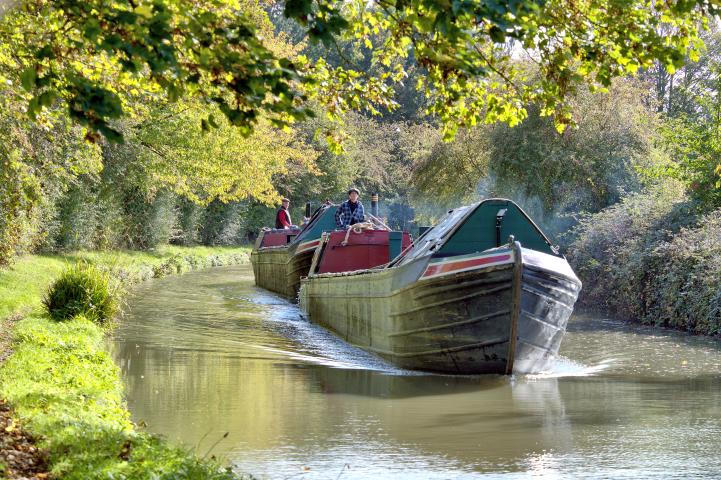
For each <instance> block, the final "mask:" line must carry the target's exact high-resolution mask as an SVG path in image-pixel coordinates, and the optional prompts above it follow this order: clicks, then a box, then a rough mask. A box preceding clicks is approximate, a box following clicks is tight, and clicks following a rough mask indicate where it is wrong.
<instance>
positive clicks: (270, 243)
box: [260, 229, 300, 248]
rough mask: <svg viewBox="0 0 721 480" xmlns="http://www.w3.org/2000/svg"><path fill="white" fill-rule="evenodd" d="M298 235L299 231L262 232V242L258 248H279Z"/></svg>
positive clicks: (277, 230) (278, 230)
mask: <svg viewBox="0 0 721 480" xmlns="http://www.w3.org/2000/svg"><path fill="white" fill-rule="evenodd" d="M299 233H300V229H287V230H285V229H283V230H281V229H276V230H268V231H265V232H263V241H262V243H261V244H260V247H261V248H263V247H281V246H283V245H287V244H288V243H290V241H291V240H293V239H294V238H295V236H296V235H298V234H299Z"/></svg>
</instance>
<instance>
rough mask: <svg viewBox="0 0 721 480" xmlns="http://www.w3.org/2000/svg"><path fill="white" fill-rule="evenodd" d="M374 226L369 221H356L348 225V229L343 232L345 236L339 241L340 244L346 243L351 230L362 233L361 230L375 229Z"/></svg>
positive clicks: (344, 244)
mask: <svg viewBox="0 0 721 480" xmlns="http://www.w3.org/2000/svg"><path fill="white" fill-rule="evenodd" d="M375 227H376V226H375V225H373V223H371V222H363V223H356V224H355V225H349V226H348V230H346V232H345V238H344V239H343V241H342V242H340V244H341V245H342V246H344V247H345V246H346V245H348V237H350V232H351V231H352V232H353V233H362V232H363V230H375Z"/></svg>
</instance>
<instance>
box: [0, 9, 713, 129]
mask: <svg viewBox="0 0 721 480" xmlns="http://www.w3.org/2000/svg"><path fill="white" fill-rule="evenodd" d="M258 9H259V8H258V4H257V3H256V2H254V1H253V0H246V1H239V0H215V1H213V2H197V1H192V0H153V1H146V0H113V1H105V0H103V1H101V0H90V1H82V2H81V1H79V0H61V1H48V0H26V1H25V2H24V3H22V7H21V8H17V9H15V10H14V11H13V12H12V13H11V14H8V15H6V16H5V20H4V21H3V25H2V29H1V31H0V38H1V39H2V40H3V44H4V45H6V48H5V52H4V54H3V55H2V56H1V57H2V58H1V59H2V60H3V63H4V64H5V65H6V67H8V69H11V70H12V69H15V70H17V71H21V72H22V75H21V77H22V83H23V85H24V86H25V87H26V89H27V90H28V92H29V96H30V98H29V99H28V112H29V114H30V115H31V116H33V115H36V114H37V113H38V112H39V111H41V110H42V109H43V108H45V107H48V106H50V105H52V104H53V102H54V101H55V100H57V99H59V100H60V101H61V102H63V103H64V104H65V105H66V106H67V108H68V111H69V112H70V114H71V115H72V117H73V118H74V119H75V120H76V121H78V122H79V123H81V124H83V125H85V126H87V127H88V128H89V130H90V135H91V137H92V135H94V134H96V132H97V133H100V134H103V135H106V136H108V137H109V138H114V139H119V137H118V132H117V131H116V130H115V129H113V127H112V126H111V125H110V123H109V122H110V120H112V119H114V118H119V117H120V116H122V115H123V114H125V113H126V110H125V109H124V105H123V91H124V90H126V89H129V90H131V91H132V89H133V88H136V89H137V88H138V87H140V86H142V87H144V88H145V91H147V92H148V93H149V94H154V95H158V94H159V93H161V92H162V93H164V94H165V95H166V96H167V97H168V98H170V99H175V98H177V97H179V96H180V95H183V94H189V95H199V96H201V97H202V98H205V99H207V100H208V101H211V102H213V103H215V104H216V105H217V106H218V107H219V108H220V110H221V111H222V112H223V114H225V116H226V117H227V118H228V121H229V122H230V123H231V124H232V125H235V126H238V127H239V128H241V130H242V131H243V132H244V133H246V134H248V133H250V131H251V130H252V128H253V126H254V125H256V124H257V123H258V121H259V119H260V118H261V117H263V116H265V117H266V118H267V119H269V121H271V122H273V123H274V124H275V125H281V126H282V125H287V124H288V122H289V121H291V120H292V119H298V118H304V117H307V116H308V115H309V114H310V110H308V109H307V108H306V106H305V101H307V100H309V99H316V100H318V101H319V102H321V103H322V104H323V105H324V106H325V107H326V109H327V110H328V111H329V112H330V114H331V115H333V116H334V117H335V118H341V115H342V113H344V112H345V111H347V110H348V109H363V108H366V109H368V110H369V111H371V112H374V113H376V112H380V111H381V109H392V108H394V106H395V102H394V101H393V88H392V85H393V84H394V83H398V82H402V81H403V80H404V79H405V78H406V76H407V72H406V71H405V68H404V60H405V59H407V58H412V59H413V63H414V64H416V65H418V66H419V67H420V69H421V70H422V75H421V76H419V78H418V86H419V88H420V89H422V90H423V91H424V93H425V95H426V97H427V98H428V100H429V102H430V104H429V108H428V112H429V113H431V114H434V115H437V116H438V117H439V118H440V119H441V121H442V122H443V125H444V134H445V137H446V138H450V137H452V136H453V135H454V133H455V132H456V131H457V129H458V128H459V127H468V126H472V125H475V124H477V123H478V122H486V123H489V122H496V121H503V122H506V123H508V124H510V125H515V124H518V123H519V122H520V121H522V120H523V119H524V118H525V117H526V116H527V112H526V109H525V107H526V105H527V104H529V103H535V104H537V105H539V106H540V108H541V113H542V114H543V115H551V114H554V113H555V114H556V117H555V118H556V126H557V128H559V129H562V128H564V127H565V125H567V124H569V123H570V122H571V114H570V107H569V105H568V104H567V102H566V99H567V98H568V96H569V95H570V94H573V92H574V91H575V90H576V88H577V86H578V85H579V84H583V83H587V84H590V85H591V86H592V87H594V88H597V87H608V86H609V85H610V84H611V80H612V79H613V78H615V77H618V76H621V75H625V74H628V73H633V72H635V71H637V70H638V69H640V68H646V67H649V66H650V65H651V64H652V63H653V62H654V61H655V60H658V61H660V62H661V64H663V65H665V66H666V68H669V69H674V68H678V67H680V66H681V65H682V63H683V61H684V58H685V57H686V56H689V57H690V58H691V59H694V58H695V57H696V55H697V50H698V48H699V46H700V42H699V39H698V28H699V26H700V25H703V24H704V22H705V20H704V19H705V15H707V14H715V13H716V4H715V3H714V2H713V1H712V0H698V1H694V0H677V1H670V2H651V1H649V0H620V1H616V2H607V1H603V0H586V1H583V2H577V1H570V0H549V1H543V0H513V1H511V0H498V1H480V0H468V1H453V2H441V1H437V0H374V1H371V2H367V1H364V0H354V1H352V2H336V1H332V0H286V1H285V2H284V13H285V15H286V16H287V17H289V18H292V19H295V20H297V21H298V22H299V23H300V24H301V25H302V26H303V27H304V28H305V31H306V32H307V34H308V36H309V37H310V39H311V40H313V41H320V42H323V43H324V44H325V45H326V46H330V45H333V44H334V43H335V42H337V40H338V38H339V37H340V36H342V35H346V37H348V38H352V39H355V40H356V41H359V42H362V43H363V44H364V45H366V47H367V48H372V49H373V51H374V55H373V63H374V65H377V66H381V67H383V68H379V69H372V71H373V74H372V75H371V74H368V73H367V72H364V71H359V70H357V69H353V68H347V67H337V68H336V67H331V66H329V65H328V64H327V63H326V62H324V61H319V62H315V63H312V64H311V63H309V62H306V61H304V59H303V58H302V57H298V58H294V57H293V56H292V55H284V54H278V53H276V52H275V51H273V49H272V48H271V47H270V46H269V45H268V44H267V43H266V42H264V41H263V39H262V38H261V36H260V35H259V32H260V30H259V27H258V22H257V18H259V17H260V15H258ZM661 32H663V33H661ZM374 42H379V43H374ZM8 45H12V51H11V50H10V49H9V48H8V47H7V46H8ZM522 54H525V55H527V56H528V57H529V58H531V59H532V60H533V61H534V62H536V63H537V65H538V72H539V75H538V76H537V77H532V76H529V75H528V74H527V72H526V71H525V70H524V69H522V68H519V67H518V65H517V62H515V61H514V56H517V55H522ZM88 59H90V61H88ZM118 80H119V81H120V83H121V84H122V85H124V86H125V87H128V88H119V87H118V86H117V83H118V82H117V81H118ZM134 83H137V85H133V84H134ZM210 123H211V122H206V123H204V125H208V124H210Z"/></svg>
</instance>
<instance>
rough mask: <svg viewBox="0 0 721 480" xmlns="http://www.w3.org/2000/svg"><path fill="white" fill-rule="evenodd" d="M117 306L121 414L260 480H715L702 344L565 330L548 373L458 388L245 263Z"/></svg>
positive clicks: (713, 346) (719, 384)
mask: <svg viewBox="0 0 721 480" xmlns="http://www.w3.org/2000/svg"><path fill="white" fill-rule="evenodd" d="M129 303H130V310H129V313H128V315H127V317H126V318H125V320H124V321H123V322H122V323H121V325H120V326H119V328H118V329H117V331H116V334H115V336H114V339H113V342H114V346H115V353H114V354H115V357H116V359H117V360H118V362H119V363H120V364H121V370H122V373H123V378H124V381H125V382H126V385H127V392H128V404H129V407H130V409H131V412H132V413H133V418H134V419H135V420H141V419H142V420H145V421H146V422H147V424H148V425H149V429H150V430H151V431H152V432H156V433H161V434H164V435H166V436H168V437H169V438H171V439H174V440H178V441H181V442H183V443H185V444H186V445H190V446H195V447H196V449H197V451H198V452H200V454H201V455H204V454H206V452H208V450H210V449H211V447H212V453H213V454H216V455H219V456H220V457H222V458H227V459H228V460H229V461H230V462H231V463H232V464H234V465H235V466H236V468H237V469H238V470H239V471H243V472H250V473H253V474H255V475H256V476H258V477H259V478H272V479H276V478H279V479H280V478H304V479H328V478H337V477H338V475H339V474H340V478H342V479H346V480H347V479H354V478H358V479H361V478H371V477H372V478H390V479H393V480H398V479H406V478H407V479H429V478H432V479H436V478H437V479H441V478H443V479H446V478H481V477H482V478H499V479H517V478H524V479H525V478H594V479H595V478H599V479H600V478H690V477H695V478H701V477H706V478H721V465H720V462H721V460H720V459H721V457H720V456H719V455H718V452H719V451H720V450H721V354H720V353H719V352H720V349H719V347H718V345H717V343H716V342H715V341H709V340H704V339H697V338H693V337H689V336H686V335H683V334H678V333H675V332H669V331H665V330H657V329H649V328H646V327H638V326H631V325H627V324H624V323H623V322H617V321H614V320H611V319H605V318H594V317H584V316H576V317H574V318H572V320H571V322H570V323H569V331H568V334H567V336H566V338H565V339H564V342H563V345H562V350H561V353H562V356H561V358H559V360H558V362H557V363H556V364H555V365H554V367H553V368H552V369H551V370H550V371H549V372H546V373H543V374H540V375H531V376H517V377H514V378H512V379H508V378H505V377H497V376H486V377H457V376H443V375H428V374H422V373H413V374H411V373H410V372H405V371H403V370H399V369H397V368H395V367H393V366H392V365H389V364H388V363H387V362H385V361H383V360H381V359H378V358H377V357H375V356H373V355H371V354H368V353H367V352H365V351H363V350H360V349H357V348H354V347H351V346H349V345H348V344H346V343H345V342H343V341H342V340H340V339H338V338H337V337H335V336H334V335H332V334H331V333H329V332H327V331H326V330H324V329H322V328H320V327H318V326H317V325H314V324H312V323H310V322H309V321H307V320H306V319H304V318H302V316H301V315H300V312H299V311H298V308H297V306H295V305H292V304H290V303H288V302H286V301H285V300H283V299H281V298H280V297H277V296H276V295H273V294H271V293H268V292H266V291H264V290H262V289H258V288H257V287H255V286H254V285H253V282H252V273H251V272H250V269H249V268H248V267H234V268H220V269H214V270H212V271H208V272H197V273H191V274H188V275H186V276H183V277H175V278H167V279H161V280H157V281H151V282H149V283H147V284H146V285H143V286H141V287H139V288H138V289H137V291H136V293H135V295H134V296H133V297H131V298H130V299H129ZM684 362H685V363H684ZM225 432H230V433H229V435H228V437H227V438H225V439H223V440H222V441H221V442H220V443H218V444H217V445H216V446H213V445H214V444H215V443H216V441H217V440H218V439H221V438H222V437H223V435H224V433H225Z"/></svg>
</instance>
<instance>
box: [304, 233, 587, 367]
mask: <svg viewBox="0 0 721 480" xmlns="http://www.w3.org/2000/svg"><path fill="white" fill-rule="evenodd" d="M506 252H507V253H508V254H507V255H506V257H508V261H501V262H500V263H496V264H491V265H489V266H486V267H481V268H475V269H471V270H467V271H461V272H457V273H450V274H434V275H428V272H433V271H434V270H431V268H435V269H438V268H439V267H438V266H430V265H429V264H428V261H427V259H426V262H425V263H424V262H416V263H410V264H408V265H403V266H400V267H396V268H391V269H383V270H377V271H368V272H364V273H352V274H345V275H343V274H341V275H319V276H311V277H309V278H307V279H304V280H303V281H302V288H301V292H300V300H301V307H302V309H303V310H304V311H305V312H306V313H307V314H308V316H309V317H310V319H311V320H312V321H313V322H315V323H318V324H320V325H322V326H324V327H326V328H328V329H329V330H331V331H332V332H334V333H336V334H337V335H339V336H340V337H341V338H343V339H345V340H346V341H348V342H349V343H351V344H353V345H356V346H358V347H360V348H363V349H365V350H368V351H371V352H373V353H376V354H378V355H380V356H381V357H383V358H385V359H387V360H389V361H391V362H392V363H394V364H396V365H398V366H399V367H401V368H406V369H411V370H423V371H432V372H442V373H453V374H485V373H498V374H509V373H513V372H520V373H534V372H537V371H542V370H544V369H546V368H548V367H549V366H550V364H551V363H552V361H553V359H554V358H555V356H556V354H557V353H558V348H559V347H560V341H561V338H562V337H563V333H564V332H565V328H566V323H567V321H568V317H569V316H570V313H571V310H570V309H569V308H568V307H569V304H570V306H571V307H572V305H573V302H575V298H576V296H577V295H578V291H579V290H580V282H578V279H576V277H575V275H573V272H572V271H571V270H570V267H568V269H567V270H566V269H564V268H560V269H559V268H558V267H559V265H560V264H559V262H556V261H555V260H553V259H550V260H552V261H550V262H549V261H548V260H549V259H546V258H544V257H550V256H549V255H545V254H538V253H533V254H529V255H528V258H529V261H524V255H523V252H522V249H521V248H520V246H519V247H518V248H517V249H515V250H513V251H511V250H507V251H506ZM539 255H540V257H539ZM495 258H500V257H499V256H498V255H496V257H495ZM539 258H540V260H539ZM560 260H561V261H562V262H563V263H565V260H563V259H560ZM544 262H545V263H544ZM566 265H567V264H566ZM560 267H563V265H560ZM438 271H440V270H438ZM568 272H570V276H569V275H568Z"/></svg>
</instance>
